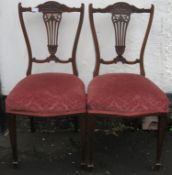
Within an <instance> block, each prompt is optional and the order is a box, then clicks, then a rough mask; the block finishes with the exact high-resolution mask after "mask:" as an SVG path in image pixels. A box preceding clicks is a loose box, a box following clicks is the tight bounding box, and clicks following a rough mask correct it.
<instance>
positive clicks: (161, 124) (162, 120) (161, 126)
mask: <svg viewBox="0 0 172 175" xmlns="http://www.w3.org/2000/svg"><path fill="white" fill-rule="evenodd" d="M166 119H167V115H161V116H159V117H158V137H157V153H156V163H155V166H154V170H159V169H160V168H161V167H162V164H161V155H162V147H163V142H164V137H165V128H166Z"/></svg>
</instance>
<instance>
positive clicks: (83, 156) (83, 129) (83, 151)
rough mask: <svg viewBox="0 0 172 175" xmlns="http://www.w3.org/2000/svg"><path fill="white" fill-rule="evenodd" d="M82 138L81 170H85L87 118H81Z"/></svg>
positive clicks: (83, 116) (84, 116)
mask: <svg viewBox="0 0 172 175" xmlns="http://www.w3.org/2000/svg"><path fill="white" fill-rule="evenodd" d="M80 136H81V163H80V165H81V168H82V169H85V168H86V165H87V154H88V153H87V146H88V142H87V116H86V115H82V116H81V117H80Z"/></svg>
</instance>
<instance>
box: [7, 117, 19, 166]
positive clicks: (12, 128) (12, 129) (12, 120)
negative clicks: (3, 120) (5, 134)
mask: <svg viewBox="0 0 172 175" xmlns="http://www.w3.org/2000/svg"><path fill="white" fill-rule="evenodd" d="M8 127H9V136H10V142H11V148H12V156H13V162H12V164H13V166H14V167H17V166H18V154H17V139H16V137H17V136H16V116H15V115H8Z"/></svg>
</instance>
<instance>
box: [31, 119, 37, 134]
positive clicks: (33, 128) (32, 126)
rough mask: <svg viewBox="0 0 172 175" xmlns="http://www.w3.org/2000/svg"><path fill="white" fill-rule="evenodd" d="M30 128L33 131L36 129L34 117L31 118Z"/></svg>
mask: <svg viewBox="0 0 172 175" xmlns="http://www.w3.org/2000/svg"><path fill="white" fill-rule="evenodd" d="M30 130H31V132H32V133H34V132H35V131H36V129H35V124H34V118H33V117H31V118H30Z"/></svg>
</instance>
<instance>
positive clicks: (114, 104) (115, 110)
mask: <svg viewBox="0 0 172 175" xmlns="http://www.w3.org/2000/svg"><path fill="white" fill-rule="evenodd" d="M87 103H88V112H89V113H96V114H109V115H117V116H124V117H139V116H146V115H151V114H156V113H167V112H168V106H169V100H168V98H167V97H166V95H165V94H164V92H163V91H161V90H160V89H159V88H158V87H157V86H156V85H155V84H154V83H153V82H151V81H150V80H148V79H147V78H145V77H144V76H141V75H137V74H128V73H119V74H105V75H100V76H97V77H95V78H94V79H93V80H92V81H91V83H90V85H89V87H88V102H87Z"/></svg>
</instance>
